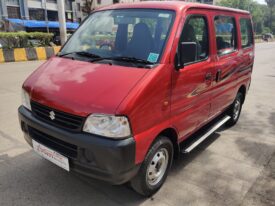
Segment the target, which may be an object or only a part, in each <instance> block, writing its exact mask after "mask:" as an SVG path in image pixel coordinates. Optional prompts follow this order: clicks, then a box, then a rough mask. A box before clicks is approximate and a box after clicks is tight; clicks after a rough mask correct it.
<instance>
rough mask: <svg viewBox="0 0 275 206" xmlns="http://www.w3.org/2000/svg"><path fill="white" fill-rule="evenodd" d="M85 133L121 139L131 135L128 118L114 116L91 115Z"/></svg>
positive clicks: (85, 125)
mask: <svg viewBox="0 0 275 206" xmlns="http://www.w3.org/2000/svg"><path fill="white" fill-rule="evenodd" d="M83 131H84V132H89V133H92V134H96V135H101V136H104V137H109V138H114V139H121V138H124V137H128V136H130V134H131V130H130V125H129V122H128V119H127V117H124V116H113V115H101V114H92V115H90V116H89V117H88V118H87V119H86V122H85V124H84V127H83Z"/></svg>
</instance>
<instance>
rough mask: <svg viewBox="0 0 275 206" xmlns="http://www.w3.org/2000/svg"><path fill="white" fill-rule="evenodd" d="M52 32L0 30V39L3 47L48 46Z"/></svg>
mask: <svg viewBox="0 0 275 206" xmlns="http://www.w3.org/2000/svg"><path fill="white" fill-rule="evenodd" d="M52 38H53V34H52V33H43V32H0V40H1V41H2V42H4V48H26V47H34V46H49V45H50V42H51V40H52Z"/></svg>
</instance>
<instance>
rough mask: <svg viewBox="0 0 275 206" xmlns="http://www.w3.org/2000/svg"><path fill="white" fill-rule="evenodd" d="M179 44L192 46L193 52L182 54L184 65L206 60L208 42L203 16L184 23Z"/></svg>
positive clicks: (205, 21) (190, 18)
mask: <svg viewBox="0 0 275 206" xmlns="http://www.w3.org/2000/svg"><path fill="white" fill-rule="evenodd" d="M180 44H184V45H185V44H186V50H188V48H187V44H193V45H195V47H193V48H194V49H195V57H194V52H184V53H183V54H181V55H183V56H182V57H183V59H184V64H190V63H194V62H198V61H202V60H205V59H207V58H208V52H209V40H208V26H207V20H206V17H204V16H197V15H196V16H191V17H189V18H188V19H187V22H186V23H185V25H184V27H183V30H182V34H181V37H180Z"/></svg>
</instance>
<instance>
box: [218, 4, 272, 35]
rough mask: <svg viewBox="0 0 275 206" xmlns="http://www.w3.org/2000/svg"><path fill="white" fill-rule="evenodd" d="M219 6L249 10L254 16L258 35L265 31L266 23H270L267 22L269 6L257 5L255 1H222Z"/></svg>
mask: <svg viewBox="0 0 275 206" xmlns="http://www.w3.org/2000/svg"><path fill="white" fill-rule="evenodd" d="M273 1H275V0H273ZM218 4H219V5H221V6H226V7H231V8H237V9H243V10H248V11H249V12H250V13H251V15H252V19H253V24H254V30H255V32H256V33H258V34H261V33H262V32H263V31H264V28H265V26H266V25H265V24H266V22H269V21H265V20H267V19H268V18H267V13H268V8H267V6H266V5H262V4H259V3H257V2H256V1H255V0H221V1H220V2H219V3H218ZM268 24H269V23H267V25H268Z"/></svg>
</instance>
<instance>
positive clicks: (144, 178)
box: [131, 136, 173, 197]
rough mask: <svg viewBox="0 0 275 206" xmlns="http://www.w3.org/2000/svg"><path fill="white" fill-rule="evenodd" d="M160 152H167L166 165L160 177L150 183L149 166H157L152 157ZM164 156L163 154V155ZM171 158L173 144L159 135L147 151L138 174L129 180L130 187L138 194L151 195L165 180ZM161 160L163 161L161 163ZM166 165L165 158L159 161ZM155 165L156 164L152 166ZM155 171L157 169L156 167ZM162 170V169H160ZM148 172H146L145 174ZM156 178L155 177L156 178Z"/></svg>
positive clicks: (155, 156) (157, 155)
mask: <svg viewBox="0 0 275 206" xmlns="http://www.w3.org/2000/svg"><path fill="white" fill-rule="evenodd" d="M160 152H161V155H163V154H162V152H163V153H165V152H168V153H167V154H168V157H167V160H168V161H167V167H166V169H165V172H164V173H163V175H162V177H159V178H158V181H157V182H156V183H155V185H152V184H150V182H151V183H152V182H153V178H151V180H149V179H150V177H149V176H150V175H149V173H150V170H149V169H150V168H152V167H155V168H157V164H158V163H159V161H158V163H157V164H156V163H154V159H153V158H158V157H159V153H160ZM164 156H165V155H164ZM172 160H173V144H172V142H171V141H170V139H169V138H167V137H165V136H159V137H158V138H157V140H156V141H155V142H154V143H153V145H152V146H151V148H150V150H149V152H148V153H147V155H146V157H145V159H144V161H143V163H142V165H141V167H140V169H139V172H138V174H137V175H136V176H135V177H134V178H133V179H132V180H131V186H132V188H133V189H134V190H135V191H136V192H137V193H139V194H141V195H143V196H146V197H149V196H151V195H153V194H154V193H156V192H157V191H158V190H159V189H160V188H161V186H162V185H163V183H164V182H165V180H166V177H167V175H168V171H169V169H170V167H171V164H172ZM163 161H164V162H165V163H163ZM153 163H154V164H153ZM162 164H164V165H166V160H162V162H161V166H160V167H162V166H163V165H162ZM153 165H156V166H153ZM156 171H157V169H156ZM162 171H164V169H163V170H162ZM147 173H148V174H147ZM151 174H152V173H151ZM156 179H157V178H156Z"/></svg>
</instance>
